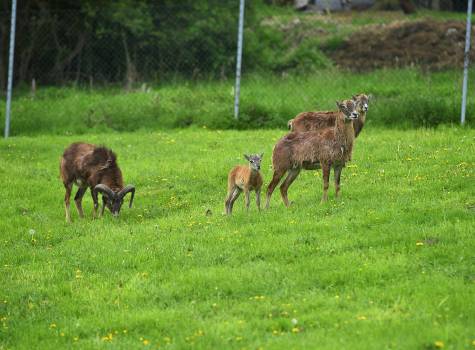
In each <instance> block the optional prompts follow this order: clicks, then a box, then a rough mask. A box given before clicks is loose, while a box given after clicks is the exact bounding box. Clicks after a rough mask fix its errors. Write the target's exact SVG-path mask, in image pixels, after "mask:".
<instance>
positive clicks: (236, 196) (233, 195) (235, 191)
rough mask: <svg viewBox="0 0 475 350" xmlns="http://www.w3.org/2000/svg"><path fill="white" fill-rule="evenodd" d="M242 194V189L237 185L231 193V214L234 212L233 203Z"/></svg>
mask: <svg viewBox="0 0 475 350" xmlns="http://www.w3.org/2000/svg"><path fill="white" fill-rule="evenodd" d="M240 194H241V190H240V189H239V188H238V187H235V188H234V190H233V193H232V194H231V198H230V199H229V206H228V208H229V215H231V214H232V212H233V205H234V202H235V201H236V199H238V197H239V195H240Z"/></svg>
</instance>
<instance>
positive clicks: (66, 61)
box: [0, 0, 252, 88]
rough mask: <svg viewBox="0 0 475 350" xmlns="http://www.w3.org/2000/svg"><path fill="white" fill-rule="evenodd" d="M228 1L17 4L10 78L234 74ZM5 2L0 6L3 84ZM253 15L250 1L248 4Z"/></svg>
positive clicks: (232, 10)
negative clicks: (12, 72)
mask: <svg viewBox="0 0 475 350" xmlns="http://www.w3.org/2000/svg"><path fill="white" fill-rule="evenodd" d="M238 5H239V3H238V2H237V1H235V0H213V1H194V0H180V1H173V0H158V1H157V0H145V1H142V0H118V1H93V0H81V1H73V0H69V1H58V0H57V1H41V0H25V1H20V2H19V3H18V6H19V7H18V15H17V43H16V62H15V79H16V81H17V82H18V81H21V82H29V81H31V80H32V79H36V80H37V81H39V82H40V83H42V84H57V83H65V82H79V83H81V82H94V83H95V82H124V83H126V84H127V85H128V86H130V84H133V83H134V82H137V81H148V80H153V81H157V80H158V81H160V80H166V79H170V78H172V77H176V76H183V77H186V78H190V77H191V78H197V77H202V76H213V77H226V76H228V75H230V74H231V73H232V72H233V66H234V60H235V57H234V56H235V47H236V35H237V33H236V27H237V21H238ZM9 6H10V4H9V3H8V1H7V2H3V4H2V8H1V9H0V22H1V25H0V34H1V39H2V40H1V45H2V46H1V54H0V84H1V86H2V88H3V87H4V86H5V78H6V64H7V53H8V47H7V44H8V40H7V39H8V33H9V22H10V19H9V17H10V12H9V11H10V8H9ZM247 11H248V13H247V15H248V20H252V6H248V9H247Z"/></svg>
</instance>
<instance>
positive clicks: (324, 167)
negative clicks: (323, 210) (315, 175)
mask: <svg viewBox="0 0 475 350" xmlns="http://www.w3.org/2000/svg"><path fill="white" fill-rule="evenodd" d="M320 163H321V165H322V173H323V197H322V202H326V201H327V200H328V181H329V179H330V169H331V168H330V164H328V163H324V162H320Z"/></svg>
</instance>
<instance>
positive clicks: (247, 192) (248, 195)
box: [244, 187, 251, 212]
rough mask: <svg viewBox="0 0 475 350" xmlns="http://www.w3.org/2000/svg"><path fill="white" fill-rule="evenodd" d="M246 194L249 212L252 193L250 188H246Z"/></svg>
mask: <svg viewBox="0 0 475 350" xmlns="http://www.w3.org/2000/svg"><path fill="white" fill-rule="evenodd" d="M244 194H245V195H246V211H247V212H249V206H250V205H251V193H250V191H249V188H247V187H245V188H244Z"/></svg>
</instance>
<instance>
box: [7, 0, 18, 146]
mask: <svg viewBox="0 0 475 350" xmlns="http://www.w3.org/2000/svg"><path fill="white" fill-rule="evenodd" d="M15 27H16V0H12V19H11V26H10V52H9V56H8V86H7V108H6V110H5V138H7V137H8V136H9V135H10V112H11V104H12V84H13V53H14V51H15Z"/></svg>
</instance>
